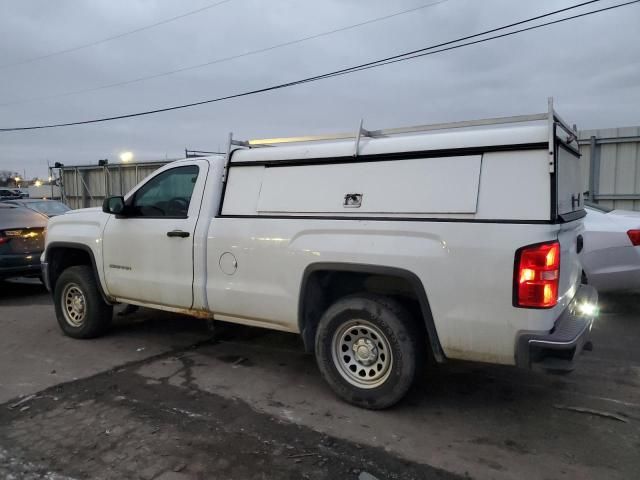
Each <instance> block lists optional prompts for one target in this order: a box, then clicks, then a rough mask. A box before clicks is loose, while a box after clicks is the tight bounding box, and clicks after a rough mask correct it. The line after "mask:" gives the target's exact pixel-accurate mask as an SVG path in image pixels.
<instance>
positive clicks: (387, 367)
mask: <svg viewBox="0 0 640 480" xmlns="http://www.w3.org/2000/svg"><path fill="white" fill-rule="evenodd" d="M331 354H332V357H333V363H334V365H335V366H336V368H337V369H338V372H339V373H340V375H341V376H342V378H344V379H345V380H346V381H347V382H349V383H350V384H351V385H355V386H356V387H359V388H376V387H379V386H380V385H382V384H383V383H384V382H385V381H386V380H387V378H389V375H390V374H391V367H392V366H393V354H392V352H391V346H390V344H389V340H387V337H386V336H385V335H384V333H382V331H381V330H380V329H379V328H378V327H376V326H375V325H374V324H372V323H371V322H368V321H366V320H352V321H349V322H347V323H345V324H344V325H342V326H341V327H340V328H339V329H338V330H337V331H336V333H335V334H334V335H333V340H332V349H331Z"/></svg>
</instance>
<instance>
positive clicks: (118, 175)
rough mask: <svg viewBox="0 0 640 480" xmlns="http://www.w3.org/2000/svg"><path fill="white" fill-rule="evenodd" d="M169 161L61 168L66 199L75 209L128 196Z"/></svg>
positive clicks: (96, 205) (94, 205)
mask: <svg viewBox="0 0 640 480" xmlns="http://www.w3.org/2000/svg"><path fill="white" fill-rule="evenodd" d="M167 163H169V161H161V162H149V163H128V164H118V165H108V166H104V167H101V166H98V165H86V166H69V167H67V166H65V167H62V168H60V176H61V179H62V190H63V201H64V202H65V203H66V204H67V205H69V206H70V207H71V208H86V207H99V206H101V205H102V201H103V200H104V199H105V197H109V196H111V195H124V194H125V193H127V192H128V191H129V190H131V189H132V188H133V187H134V186H136V185H137V184H138V183H139V182H140V181H141V180H143V179H144V178H145V177H146V176H148V175H150V174H151V173H153V172H154V171H156V170H157V169H158V168H160V167H161V166H163V165H166V164H167Z"/></svg>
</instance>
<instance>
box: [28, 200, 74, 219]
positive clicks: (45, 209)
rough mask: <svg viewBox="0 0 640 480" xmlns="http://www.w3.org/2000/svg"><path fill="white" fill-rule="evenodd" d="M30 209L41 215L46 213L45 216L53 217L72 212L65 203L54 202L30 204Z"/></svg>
mask: <svg viewBox="0 0 640 480" xmlns="http://www.w3.org/2000/svg"><path fill="white" fill-rule="evenodd" d="M28 206H29V208H32V209H33V210H36V211H38V212H40V213H44V214H45V215H47V216H49V217H52V216H54V215H61V214H63V213H64V212H68V211H69V210H71V209H70V208H69V207H67V206H66V205H65V204H64V203H60V202H53V201H50V200H48V201H45V200H43V201H42V202H29V204H28Z"/></svg>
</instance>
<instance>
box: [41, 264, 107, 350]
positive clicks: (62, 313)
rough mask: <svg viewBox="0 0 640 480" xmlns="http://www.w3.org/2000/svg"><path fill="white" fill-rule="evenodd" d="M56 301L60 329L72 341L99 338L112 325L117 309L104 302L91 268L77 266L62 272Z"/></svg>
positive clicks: (55, 297)
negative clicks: (71, 338) (73, 339)
mask: <svg viewBox="0 0 640 480" xmlns="http://www.w3.org/2000/svg"><path fill="white" fill-rule="evenodd" d="M53 299H54V304H55V309H56V317H57V319H58V325H60V328H61V329H62V331H63V332H64V333H65V334H66V335H68V336H70V337H73V338H94V337H98V336H100V335H102V334H103V333H104V332H105V331H106V330H107V329H108V328H109V326H110V325H111V320H112V317H113V307H112V306H111V305H108V304H107V303H105V301H104V300H103V299H102V295H100V291H99V290H98V284H97V283H96V278H95V275H94V273H93V270H92V269H91V267H89V266H86V265H77V266H74V267H70V268H68V269H66V270H65V271H64V272H62V274H61V275H60V277H59V278H58V280H57V281H56V286H55V290H54V294H53Z"/></svg>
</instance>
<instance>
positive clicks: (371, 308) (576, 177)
mask: <svg viewBox="0 0 640 480" xmlns="http://www.w3.org/2000/svg"><path fill="white" fill-rule="evenodd" d="M577 149H578V146H577V142H576V133H575V131H574V129H572V128H570V127H568V126H567V125H566V123H564V122H563V121H562V120H561V119H560V118H559V117H558V115H557V114H556V113H555V112H554V110H553V108H552V107H551V104H550V108H549V111H548V112H546V113H544V114H536V115H528V116H524V115H523V116H519V117H509V118H501V119H487V120H480V121H470V122H459V123H451V124H440V125H431V126H420V127H411V128H404V129H391V130H378V131H367V130H364V129H362V127H360V129H359V131H358V132H357V133H356V134H350V135H348V134H345V135H336V136H333V137H330V138H326V137H301V138H283V139H264V140H255V141H250V142H240V141H237V140H233V139H232V138H231V137H230V141H229V150H228V154H227V155H226V157H222V156H221V157H211V158H198V159H187V160H180V161H176V162H173V163H171V164H168V165H166V166H164V167H163V168H161V169H159V170H157V171H156V172H155V173H153V174H152V175H151V176H149V177H148V178H146V179H145V180H144V181H142V182H141V183H140V184H139V185H137V186H136V187H135V188H134V189H133V190H132V191H131V192H129V194H127V195H126V196H125V197H110V198H107V199H106V200H105V202H104V205H103V208H102V209H99V208H89V209H83V210H75V211H71V212H68V213H67V214H65V215H60V216H58V217H55V218H53V219H51V221H50V223H49V227H48V231H47V238H46V247H45V252H44V253H43V256H42V265H43V271H44V278H45V282H46V284H47V285H48V287H49V289H50V290H51V291H52V292H53V297H54V301H55V310H56V315H57V319H58V322H59V325H60V327H61V328H62V330H63V331H64V333H65V334H67V335H69V336H71V337H75V338H89V337H95V336H97V335H100V334H102V333H104V332H105V331H106V330H107V328H108V326H109V324H110V322H111V318H112V306H113V305H114V304H116V303H127V304H134V305H140V306H144V307H150V308H154V309H160V310H168V311H173V312H181V313H185V314H191V315H194V316H197V317H203V318H208V319H215V320H223V321H227V322H235V323H240V324H245V325H252V326H257V327H265V328H270V329H275V330H282V331H286V332H294V333H299V334H300V335H301V336H302V339H303V341H304V345H305V346H306V348H307V349H308V350H309V351H313V352H315V356H316V358H317V363H318V367H319V369H320V371H321V373H322V375H323V377H324V378H325V379H326V381H327V382H328V383H329V385H330V386H331V387H332V388H333V390H334V391H335V392H336V393H337V394H338V395H339V396H341V397H342V398H343V399H345V400H347V401H349V402H351V403H354V404H357V405H360V406H363V407H367V408H384V407H388V406H390V405H392V404H394V403H395V402H397V401H398V400H400V399H401V398H402V397H403V396H404V395H405V393H406V392H407V390H408V389H409V387H410V386H411V384H412V382H413V381H414V378H415V377H416V376H417V375H418V372H419V371H420V370H421V367H422V366H423V365H424V364H425V362H426V361H427V359H428V357H431V358H433V359H435V360H436V361H437V362H444V361H446V360H447V359H463V360H471V361H479V362H490V363H498V364H506V365H517V366H520V367H525V368H531V367H532V366H534V365H535V366H540V367H542V368H545V369H554V370H571V369H572V368H573V364H574V361H575V359H576V356H577V355H578V354H579V353H580V351H581V350H582V349H583V347H584V345H585V344H586V342H587V341H588V338H587V337H588V335H589V332H590V329H591V325H592V322H593V319H594V315H595V310H596V303H597V293H596V292H595V290H594V289H593V288H592V287H590V286H588V285H581V272H582V269H581V266H580V261H579V255H578V254H579V251H580V250H581V248H582V238H581V235H580V233H581V231H582V228H583V227H582V217H583V216H584V214H585V212H584V209H583V198H582V197H583V195H582V193H581V185H582V179H581V176H580V160H579V153H578V150H577Z"/></svg>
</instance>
